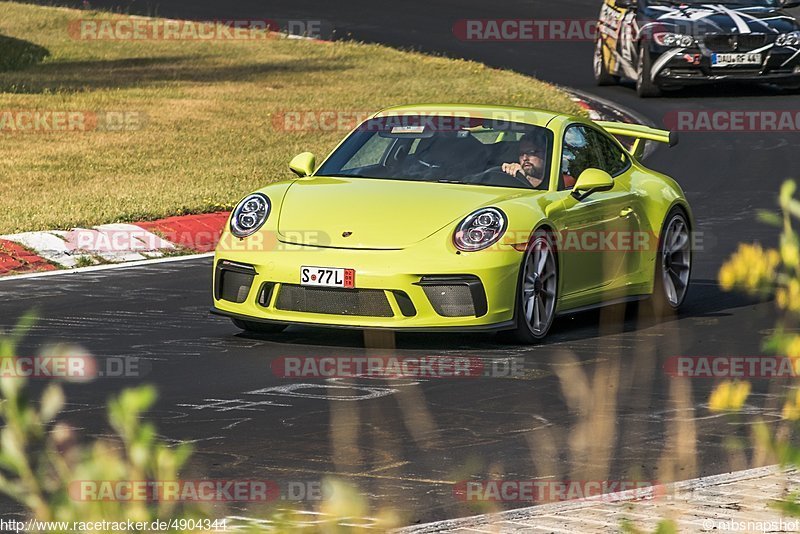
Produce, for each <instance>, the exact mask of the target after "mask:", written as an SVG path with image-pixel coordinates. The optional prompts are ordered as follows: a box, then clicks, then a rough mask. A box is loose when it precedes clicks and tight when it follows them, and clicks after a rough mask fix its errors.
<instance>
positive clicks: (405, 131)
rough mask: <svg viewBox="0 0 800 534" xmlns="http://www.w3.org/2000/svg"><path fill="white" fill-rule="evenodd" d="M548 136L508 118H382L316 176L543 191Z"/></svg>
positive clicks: (547, 165)
mask: <svg viewBox="0 0 800 534" xmlns="http://www.w3.org/2000/svg"><path fill="white" fill-rule="evenodd" d="M552 138H553V136H552V133H550V131H549V130H547V129H546V128H541V127H538V126H533V125H530V124H523V123H519V122H512V121H506V120H496V119H483V118H474V117H461V116H441V115H437V116H422V115H414V116H407V115H406V116H390V117H381V118H378V119H370V120H368V121H366V122H364V123H362V124H361V125H360V126H359V127H358V128H357V129H356V131H354V132H353V133H352V134H351V135H350V136H349V137H348V138H347V139H346V140H345V142H344V143H342V145H341V146H339V148H337V149H336V151H334V153H333V154H332V155H331V156H330V157H329V158H328V160H327V161H326V162H325V163H324V164H323V165H322V167H320V169H319V170H318V171H317V173H315V175H316V176H348V177H358V178H380V179H388V180H411V181H424V182H445V183H460V184H474V185H489V186H497V187H518V188H529V189H533V188H538V189H546V188H547V185H548V180H547V179H546V178H547V177H548V176H549V175H550V173H549V169H550V160H551V158H550V153H551V147H552Z"/></svg>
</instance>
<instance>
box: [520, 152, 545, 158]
mask: <svg viewBox="0 0 800 534" xmlns="http://www.w3.org/2000/svg"><path fill="white" fill-rule="evenodd" d="M519 156H520V157H522V156H528V157H529V158H539V159H542V158H544V152H542V151H541V150H526V151H524V152H520V153H519Z"/></svg>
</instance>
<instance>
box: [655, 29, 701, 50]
mask: <svg viewBox="0 0 800 534" xmlns="http://www.w3.org/2000/svg"><path fill="white" fill-rule="evenodd" d="M653 40H654V41H655V42H656V43H657V44H659V45H661V46H679V47H681V48H689V47H690V46H692V45H693V44H694V37H692V36H691V35H683V34H680V33H671V32H656V33H654V34H653Z"/></svg>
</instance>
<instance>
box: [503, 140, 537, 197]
mask: <svg viewBox="0 0 800 534" xmlns="http://www.w3.org/2000/svg"><path fill="white" fill-rule="evenodd" d="M546 146H547V143H546V142H545V141H544V139H542V138H540V136H534V135H533V134H530V133H527V134H525V135H523V136H522V139H520V141H519V162H518V163H503V166H502V169H503V172H505V173H507V174H510V175H511V176H517V177H518V178H520V179H523V180H527V181H528V183H530V184H531V185H532V186H533V187H534V189H545V188H546V187H547V184H545V183H544V153H545V147H546Z"/></svg>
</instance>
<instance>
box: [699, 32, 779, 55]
mask: <svg viewBox="0 0 800 534" xmlns="http://www.w3.org/2000/svg"><path fill="white" fill-rule="evenodd" d="M703 41H704V42H705V44H706V46H707V47H708V48H709V49H710V50H711V51H713V52H750V51H751V50H755V49H756V48H761V47H762V46H764V45H766V44H767V36H766V35H765V34H763V33H748V34H739V35H728V34H708V35H706V36H705V37H704V38H703Z"/></svg>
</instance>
